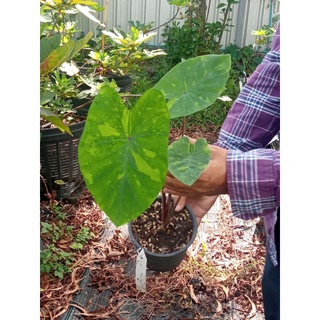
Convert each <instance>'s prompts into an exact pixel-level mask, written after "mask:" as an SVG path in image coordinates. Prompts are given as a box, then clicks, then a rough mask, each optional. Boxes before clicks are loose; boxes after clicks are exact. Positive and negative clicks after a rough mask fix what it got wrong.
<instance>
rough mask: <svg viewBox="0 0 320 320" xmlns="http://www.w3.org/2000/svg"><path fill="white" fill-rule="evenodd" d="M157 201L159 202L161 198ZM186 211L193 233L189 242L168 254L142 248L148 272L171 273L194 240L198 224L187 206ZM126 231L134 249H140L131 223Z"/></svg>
mask: <svg viewBox="0 0 320 320" xmlns="http://www.w3.org/2000/svg"><path fill="white" fill-rule="evenodd" d="M157 199H158V200H159V201H161V197H160V198H157ZM186 209H187V210H188V212H189V214H190V217H191V219H192V222H193V231H192V236H191V238H190V240H189V242H188V243H187V244H186V245H185V246H184V247H183V248H181V249H179V250H176V251H173V252H170V253H155V252H152V251H150V250H148V249H146V248H143V249H144V252H145V254H146V258H147V268H148V269H149V270H153V271H161V272H167V271H171V270H173V269H174V268H176V267H177V266H178V265H179V264H180V263H181V262H182V260H183V259H184V257H185V255H186V253H187V250H188V248H189V247H190V246H191V244H192V243H193V241H194V240H195V238H196V235H197V229H198V223H197V219H196V216H195V214H194V212H193V211H192V209H191V208H190V207H188V206H186ZM128 231H129V237H130V240H131V241H132V242H133V244H134V246H135V248H136V249H137V250H138V249H140V248H142V246H141V245H140V244H139V242H138V241H137V239H136V238H135V237H134V234H133V231H132V225H131V222H129V223H128Z"/></svg>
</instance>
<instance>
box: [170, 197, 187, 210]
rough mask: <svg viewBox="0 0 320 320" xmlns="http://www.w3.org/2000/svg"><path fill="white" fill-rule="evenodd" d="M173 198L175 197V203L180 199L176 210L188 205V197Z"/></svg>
mask: <svg viewBox="0 0 320 320" xmlns="http://www.w3.org/2000/svg"><path fill="white" fill-rule="evenodd" d="M173 198H174V203H176V202H177V201H179V202H178V204H177V206H176V208H175V211H181V210H182V209H183V208H184V207H185V205H186V201H187V197H183V196H173Z"/></svg>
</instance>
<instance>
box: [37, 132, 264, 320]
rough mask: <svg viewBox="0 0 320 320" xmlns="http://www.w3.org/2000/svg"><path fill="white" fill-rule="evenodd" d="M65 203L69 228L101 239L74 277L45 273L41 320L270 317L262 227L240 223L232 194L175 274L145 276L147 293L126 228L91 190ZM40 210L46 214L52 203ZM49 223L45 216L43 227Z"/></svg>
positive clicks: (83, 253)
mask: <svg viewBox="0 0 320 320" xmlns="http://www.w3.org/2000/svg"><path fill="white" fill-rule="evenodd" d="M213 131H214V130H213ZM213 131H211V132H210V133H209V132H208V133H205V132H203V131H201V128H199V129H198V130H197V129H196V128H195V129H194V130H193V134H192V135H190V136H192V137H195V138H196V137H200V136H201V137H205V138H206V139H207V140H208V142H210V143H212V142H214V141H216V135H217V134H218V132H216V133H215V134H213V133H212V132H213ZM174 134H175V133H174V130H172V137H171V138H172V139H174V138H175V137H174ZM73 200H74V199H73ZM59 203H60V204H61V205H62V206H63V211H66V212H67V213H68V215H67V217H68V219H69V222H70V223H72V224H73V225H75V226H78V228H80V227H81V226H84V225H85V226H87V227H89V228H90V230H91V231H92V232H93V233H94V235H95V236H94V237H93V238H92V239H91V240H90V241H88V243H87V245H85V246H84V248H83V249H82V250H79V252H78V254H77V255H76V262H75V263H74V266H73V271H72V273H71V274H69V275H66V276H65V277H64V278H63V279H62V280H61V279H59V278H57V277H54V278H51V277H50V276H49V275H48V274H42V275H41V278H40V285H41V292H40V319H41V320H47V319H50V320H53V319H58V320H79V319H80V320H81V319H83V320H84V319H90V320H96V319H104V320H114V319H121V320H124V319H126V320H160V319H161V320H166V319H167V320H172V319H180V320H183V319H184V320H186V319H207V320H209V319H210V320H212V319H230V320H231V319H232V320H234V319H239V320H241V319H248V318H250V319H264V317H263V305H262V291H261V277H262V273H263V266H264V261H265V234H264V229H263V223H262V220H260V219H256V220H252V221H242V220H240V219H236V218H234V217H233V215H232V212H231V207H230V201H229V198H228V196H226V195H225V196H220V200H219V202H216V204H215V205H214V206H213V208H212V209H211V210H210V212H209V213H208V214H207V215H206V216H205V217H204V219H203V220H202V222H201V224H200V226H199V229H198V234H197V237H196V240H195V241H194V243H193V245H192V246H191V247H190V248H189V250H188V252H187V256H186V257H185V259H184V260H183V261H182V263H181V264H180V265H179V266H178V267H177V268H176V269H174V270H173V271H170V272H165V273H160V272H153V271H147V288H146V292H141V291H138V290H136V287H135V277H134V274H135V258H136V256H137V252H136V251H135V249H134V246H133V244H132V242H131V241H130V240H129V238H128V230H127V226H122V227H120V228H115V226H114V225H113V224H112V223H111V222H110V221H109V220H108V219H106V220H105V215H104V213H103V212H102V211H101V210H100V209H99V207H98V206H97V205H96V204H95V202H94V200H93V198H92V196H91V195H90V193H89V192H88V191H87V190H84V192H83V193H82V194H81V196H80V198H79V199H78V201H77V202H76V203H69V202H68V200H60V202H59ZM41 208H42V210H45V209H46V208H48V202H46V201H43V202H42V203H41ZM48 217H49V216H48V215H45V214H44V215H43V214H41V220H42V221H43V220H44V219H48ZM52 218H53V217H51V219H52ZM44 244H46V243H45V241H44Z"/></svg>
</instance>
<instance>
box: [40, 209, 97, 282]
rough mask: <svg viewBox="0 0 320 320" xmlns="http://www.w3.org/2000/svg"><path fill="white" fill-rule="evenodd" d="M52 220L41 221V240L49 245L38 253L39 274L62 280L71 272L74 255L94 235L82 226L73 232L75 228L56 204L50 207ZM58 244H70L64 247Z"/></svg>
mask: <svg viewBox="0 0 320 320" xmlns="http://www.w3.org/2000/svg"><path fill="white" fill-rule="evenodd" d="M51 209H52V210H53V214H54V220H53V221H51V222H50V223H49V222H46V221H42V222H41V223H40V224H41V232H40V235H41V238H42V239H45V243H49V244H48V245H47V246H46V248H45V249H44V250H42V251H41V252H40V272H41V273H48V274H51V275H52V274H53V275H54V276H56V277H58V278H60V279H63V278H64V276H65V275H66V274H68V273H70V272H71V271H72V266H73V264H74V261H75V254H76V253H77V252H78V251H79V250H81V249H83V248H84V246H85V245H86V244H87V243H88V241H89V240H91V239H92V238H93V237H94V233H93V232H92V231H90V229H89V228H88V227H85V226H82V227H81V228H80V229H79V230H78V231H75V226H73V225H71V224H70V223H68V221H67V219H66V218H67V214H66V213H64V212H63V208H62V207H61V206H58V205H56V204H54V205H52V206H51ZM60 243H71V244H70V245H68V246H67V248H66V247H65V245H64V246H63V247H61V246H60Z"/></svg>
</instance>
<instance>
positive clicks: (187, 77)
mask: <svg viewBox="0 0 320 320" xmlns="http://www.w3.org/2000/svg"><path fill="white" fill-rule="evenodd" d="M230 67H231V57H230V55H229V54H225V55H222V54H219V55H218V54H208V55H202V56H198V57H195V58H190V59H188V60H184V61H183V62H180V63H179V64H177V65H175V66H174V67H173V68H172V69H171V70H170V71H169V72H167V73H166V74H165V75H164V76H163V77H162V78H161V79H160V80H159V81H158V82H157V83H156V84H155V85H154V88H155V89H158V90H161V91H162V92H163V94H164V96H165V98H166V99H168V102H167V104H168V108H169V112H170V118H171V119H172V118H177V117H183V116H187V115H189V114H192V113H194V112H197V111H200V110H202V109H204V108H207V107H209V106H210V105H211V104H212V103H213V102H214V101H215V100H216V99H217V98H218V97H219V95H220V94H221V93H222V92H223V90H224V89H225V84H226V82H227V80H228V77H229V71H230Z"/></svg>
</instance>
